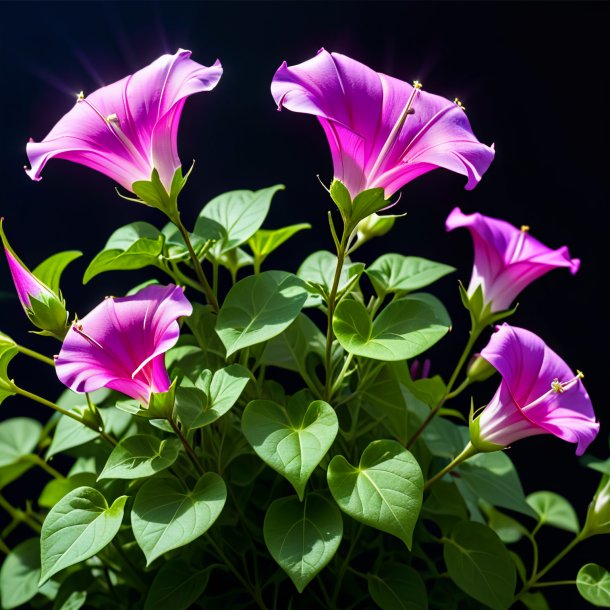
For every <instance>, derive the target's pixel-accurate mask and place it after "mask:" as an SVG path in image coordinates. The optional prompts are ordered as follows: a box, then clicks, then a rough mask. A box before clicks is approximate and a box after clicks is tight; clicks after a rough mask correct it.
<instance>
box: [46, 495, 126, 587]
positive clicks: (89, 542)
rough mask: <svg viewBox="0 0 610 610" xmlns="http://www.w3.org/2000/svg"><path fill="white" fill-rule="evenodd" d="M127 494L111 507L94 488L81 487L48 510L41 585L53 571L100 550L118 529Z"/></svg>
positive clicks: (57, 570) (55, 572)
mask: <svg viewBox="0 0 610 610" xmlns="http://www.w3.org/2000/svg"><path fill="white" fill-rule="evenodd" d="M126 501H127V496H121V497H119V498H117V499H116V500H115V501H114V502H113V504H112V506H110V507H109V506H108V503H107V502H106V498H104V496H103V495H102V494H101V493H100V492H99V491H97V490H96V489H93V488H91V487H78V488H77V489H75V490H73V491H71V492H70V493H68V494H67V495H65V496H64V497H63V498H62V499H61V500H60V501H59V502H58V503H57V504H56V505H55V506H54V507H53V508H52V509H51V511H50V512H49V514H48V515H47V517H46V519H45V521H44V523H43V525H42V532H41V534H40V545H41V561H42V574H41V578H40V584H43V583H44V582H46V581H47V580H48V579H49V578H51V576H53V574H57V572H59V571H60V570H63V569H64V568H67V567H68V566H71V565H74V564H76V563H79V562H81V561H85V559H89V557H93V555H95V554H96V553H99V551H101V550H102V549H103V548H104V547H105V546H106V545H107V544H109V543H110V542H111V541H112V539H113V538H114V537H115V535H116V533H117V532H118V531H119V527H120V526H121V521H122V520H123V509H124V507H125V502H126Z"/></svg>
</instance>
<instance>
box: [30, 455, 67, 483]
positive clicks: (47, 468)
mask: <svg viewBox="0 0 610 610" xmlns="http://www.w3.org/2000/svg"><path fill="white" fill-rule="evenodd" d="M21 459H27V460H29V461H31V462H33V463H34V464H36V466H38V467H39V468H42V469H43V470H44V471H45V472H46V473H47V474H50V475H51V476H52V477H53V478H54V479H59V480H63V479H65V478H66V477H64V475H63V474H61V472H59V471H58V470H55V468H53V467H52V466H50V465H49V464H47V463H46V462H45V461H44V460H43V459H42V458H41V457H40V456H39V455H24V456H23V457H22V458H21Z"/></svg>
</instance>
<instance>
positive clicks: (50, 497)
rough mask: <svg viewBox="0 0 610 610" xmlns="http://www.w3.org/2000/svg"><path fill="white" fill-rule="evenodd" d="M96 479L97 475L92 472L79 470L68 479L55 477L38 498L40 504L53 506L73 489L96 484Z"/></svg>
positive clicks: (43, 506) (45, 506) (46, 506)
mask: <svg viewBox="0 0 610 610" xmlns="http://www.w3.org/2000/svg"><path fill="white" fill-rule="evenodd" d="M95 479H96V477H95V475H94V474H93V473H92V472H79V473H78V474H75V475H72V476H70V477H68V478H66V479H53V480H51V481H49V482H48V483H47V484H46V485H45V486H44V489H43V490H42V492H41V493H40V497H39V498H38V505H39V506H41V507H42V508H53V507H54V506H55V505H56V504H57V503H58V502H59V501H60V500H61V499H62V498H63V497H64V496H65V495H66V494H68V493H70V492H71V491H72V490H73V489H77V488H78V487H83V486H86V487H91V486H92V485H95Z"/></svg>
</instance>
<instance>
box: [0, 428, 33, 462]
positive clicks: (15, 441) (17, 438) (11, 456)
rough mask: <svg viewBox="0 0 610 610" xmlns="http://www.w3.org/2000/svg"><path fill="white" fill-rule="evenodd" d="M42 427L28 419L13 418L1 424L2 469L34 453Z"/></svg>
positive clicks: (0, 449) (0, 459)
mask: <svg viewBox="0 0 610 610" xmlns="http://www.w3.org/2000/svg"><path fill="white" fill-rule="evenodd" d="M41 432H42V425H41V424H40V423H39V422H37V421H36V420H35V419H30V418H28V417H13V418H12V419H7V420H6V421H3V422H2V423H0V467H1V466H9V465H10V464H15V463H17V462H18V461H19V459H20V458H21V457H23V456H25V455H28V454H30V453H32V452H33V451H34V449H35V448H36V445H37V444H38V439H39V438H40V434H41Z"/></svg>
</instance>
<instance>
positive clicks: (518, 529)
mask: <svg viewBox="0 0 610 610" xmlns="http://www.w3.org/2000/svg"><path fill="white" fill-rule="evenodd" d="M485 513H486V514H487V519H488V523H487V525H489V527H490V528H491V529H492V530H493V531H494V532H496V534H498V538H500V540H501V541H502V542H504V544H512V543H513V542H518V541H519V540H521V538H522V537H523V535H524V534H525V533H526V532H527V530H526V529H525V527H523V525H521V523H519V522H518V521H516V520H515V519H513V518H512V517H509V516H508V515H505V514H504V513H502V512H500V511H499V510H496V509H495V508H493V507H491V506H490V507H489V508H488V509H486V510H485Z"/></svg>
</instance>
